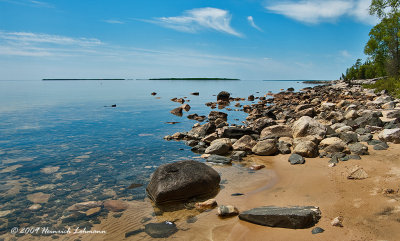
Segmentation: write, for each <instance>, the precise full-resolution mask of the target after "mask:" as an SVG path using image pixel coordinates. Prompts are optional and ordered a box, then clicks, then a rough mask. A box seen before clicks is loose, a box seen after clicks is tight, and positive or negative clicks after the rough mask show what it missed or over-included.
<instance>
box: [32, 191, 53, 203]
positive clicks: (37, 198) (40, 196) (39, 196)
mask: <svg viewBox="0 0 400 241" xmlns="http://www.w3.org/2000/svg"><path fill="white" fill-rule="evenodd" d="M49 198H50V194H45V193H42V192H38V193H34V194H29V195H28V196H27V199H28V200H29V201H31V202H33V203H47V201H48V200H49Z"/></svg>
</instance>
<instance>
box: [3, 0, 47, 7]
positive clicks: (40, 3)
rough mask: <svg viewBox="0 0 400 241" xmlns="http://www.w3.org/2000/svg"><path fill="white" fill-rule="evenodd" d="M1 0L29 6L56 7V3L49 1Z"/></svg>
mask: <svg viewBox="0 0 400 241" xmlns="http://www.w3.org/2000/svg"><path fill="white" fill-rule="evenodd" d="M0 2H6V3H11V4H17V5H23V6H28V7H41V8H54V5H52V4H50V3H48V2H43V1H35V0H0Z"/></svg>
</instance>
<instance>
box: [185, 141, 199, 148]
mask: <svg viewBox="0 0 400 241" xmlns="http://www.w3.org/2000/svg"><path fill="white" fill-rule="evenodd" d="M185 144H186V145H187V146H191V147H194V146H196V145H197V144H198V142H197V141H196V140H189V141H186V142H185Z"/></svg>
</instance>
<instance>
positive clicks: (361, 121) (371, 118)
mask: <svg viewBox="0 0 400 241" xmlns="http://www.w3.org/2000/svg"><path fill="white" fill-rule="evenodd" d="M354 121H355V123H356V124H357V125H358V126H359V127H365V126H366V125H370V126H383V122H382V120H381V119H380V118H379V114H377V113H375V112H373V113H367V114H364V115H363V116H361V117H358V118H357V119H355V120H354Z"/></svg>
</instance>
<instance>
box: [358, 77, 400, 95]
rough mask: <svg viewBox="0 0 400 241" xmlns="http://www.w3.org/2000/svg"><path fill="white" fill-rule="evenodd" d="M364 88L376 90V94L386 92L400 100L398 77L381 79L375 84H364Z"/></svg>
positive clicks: (399, 81)
mask: <svg viewBox="0 0 400 241" xmlns="http://www.w3.org/2000/svg"><path fill="white" fill-rule="evenodd" d="M363 87H364V88H368V89H375V92H380V91H382V90H386V91H388V93H389V94H390V95H392V96H394V97H397V98H400V80H399V79H398V78H396V77H388V78H384V79H379V80H377V81H376V82H375V83H374V84H364V85H363Z"/></svg>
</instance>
